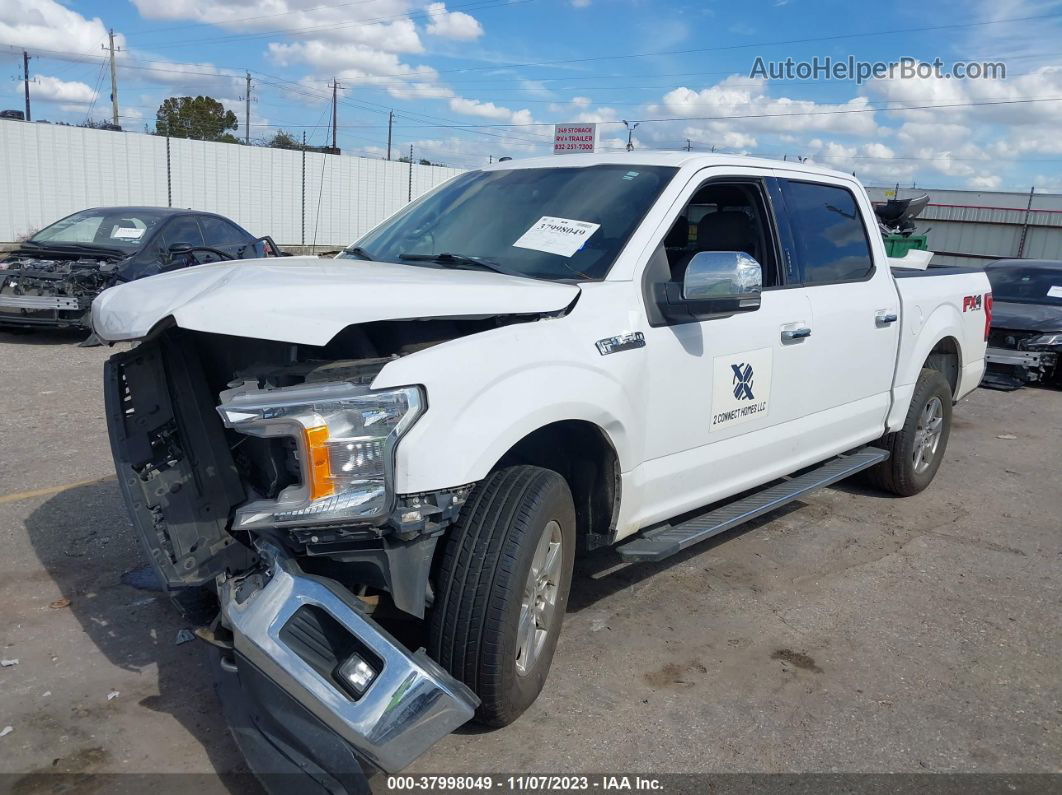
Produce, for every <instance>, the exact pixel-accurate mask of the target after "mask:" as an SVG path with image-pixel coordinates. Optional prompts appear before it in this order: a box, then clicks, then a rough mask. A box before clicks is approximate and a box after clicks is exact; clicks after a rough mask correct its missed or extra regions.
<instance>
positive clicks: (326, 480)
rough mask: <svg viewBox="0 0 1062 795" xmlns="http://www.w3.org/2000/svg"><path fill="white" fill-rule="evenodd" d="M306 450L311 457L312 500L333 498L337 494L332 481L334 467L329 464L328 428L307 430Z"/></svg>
mask: <svg viewBox="0 0 1062 795" xmlns="http://www.w3.org/2000/svg"><path fill="white" fill-rule="evenodd" d="M306 450H307V451H308V452H309V456H310V476H309V478H308V480H309V483H310V499H311V500H318V499H320V498H321V497H331V496H332V495H333V494H335V493H336V486H335V483H334V482H333V481H332V467H331V465H330V464H329V462H328V426H327V425H315V426H314V427H313V428H307V429H306Z"/></svg>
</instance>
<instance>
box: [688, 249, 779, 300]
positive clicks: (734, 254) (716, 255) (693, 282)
mask: <svg viewBox="0 0 1062 795" xmlns="http://www.w3.org/2000/svg"><path fill="white" fill-rule="evenodd" d="M762 287H763V269H762V268H760V263H758V262H757V261H756V259H755V258H754V257H750V256H749V255H748V254H746V253H744V252H743V251H699V252H697V253H696V254H694V255H693V259H691V260H690V262H689V264H688V265H687V266H686V274H685V276H684V277H683V279H682V297H683V298H684V299H686V300H687V301H711V300H713V299H716V298H729V299H742V298H750V297H753V296H755V297H756V298H759V295H760V289H761V288H762Z"/></svg>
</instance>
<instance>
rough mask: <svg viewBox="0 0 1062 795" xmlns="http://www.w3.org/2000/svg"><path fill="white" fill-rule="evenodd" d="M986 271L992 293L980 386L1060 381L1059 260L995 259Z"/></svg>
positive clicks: (1061, 301) (1061, 284)
mask: <svg viewBox="0 0 1062 795" xmlns="http://www.w3.org/2000/svg"><path fill="white" fill-rule="evenodd" d="M985 273H987V274H988V280H989V281H990V282H991V283H992V299H993V300H992V329H991V331H990V333H989V337H988V353H987V355H986V359H987V361H988V372H987V373H986V374H985V381H984V383H985V386H994V387H997V388H1002V389H1016V388H1018V387H1020V386H1022V385H1023V384H1026V383H1040V384H1051V385H1053V386H1058V387H1062V366H1059V364H1060V361H1059V360H1060V359H1062V261H1060V260H1026V259H1009V260H1000V261H999V262H995V263H993V264H992V265H989V266H988V267H987V268H985Z"/></svg>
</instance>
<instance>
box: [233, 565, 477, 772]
mask: <svg viewBox="0 0 1062 795" xmlns="http://www.w3.org/2000/svg"><path fill="white" fill-rule="evenodd" d="M263 556H264V557H266V558H267V560H268V561H269V563H270V570H271V571H270V573H271V575H272V576H271V578H270V579H269V581H268V583H266V584H265V585H264V586H262V587H260V588H258V589H257V590H251V591H250V592H249V593H245V591H247V590H250V587H251V583H250V579H244V580H242V581H233V580H229V581H227V582H226V583H224V584H223V585H222V587H221V592H220V596H221V608H222V613H223V615H224V617H225V620H226V623H227V624H228V626H229V627H230V628H231V629H232V632H233V635H234V637H235V648H236V651H237V652H239V653H240V654H242V655H243V656H244V657H246V658H247V659H248V660H249V661H250V662H252V663H253V664H254V665H255V666H257V667H258V668H259V669H260V670H261V671H262V673H264V674H265V675H266V676H268V677H269V678H271V679H272V680H273V681H274V682H276V684H277V685H279V686H280V687H281V688H283V689H284V690H285V691H286V692H287V693H289V694H290V695H291V696H292V697H293V698H295V699H296V701H298V702H299V703H300V704H302V705H303V706H304V707H306V708H307V709H308V710H309V711H310V712H312V713H313V714H314V715H316V716H317V717H318V718H319V719H320V720H321V721H322V722H324V723H325V724H326V725H327V726H328V727H329V728H331V729H332V730H333V731H334V732H336V733H337V734H338V735H339V736H340V737H341V738H342V739H344V740H345V741H346V742H348V743H349V744H350V745H351V746H352V747H353V748H354V750H355V751H356V752H357V753H358V754H359V755H360V756H361V757H363V758H364V759H365V760H367V761H368V762H371V763H372V764H373V765H375V766H376V767H379V768H380V769H382V770H383V771H385V772H388V773H393V772H397V771H399V770H401V769H402V768H403V767H405V766H406V765H408V764H409V763H410V762H412V761H413V760H414V759H416V758H417V757H418V756H420V755H421V754H423V753H424V752H425V751H426V750H428V748H430V747H431V746H432V745H434V744H435V743H436V742H438V741H439V740H441V739H442V738H443V737H445V736H446V735H447V734H449V733H450V732H452V731H453V730H454V729H456V728H457V727H458V726H460V725H461V724H463V723H465V722H467V721H468V720H469V719H471V717H472V715H473V713H474V712H475V709H476V706H477V705H478V704H479V699H478V698H477V697H476V696H475V694H474V693H472V691H471V690H469V689H468V688H467V687H466V686H465V685H464V684H462V683H461V682H458V681H457V680H456V679H454V678H453V677H452V676H450V674H448V673H447V672H446V671H444V670H443V669H442V668H441V667H440V666H439V665H438V664H437V663H435V662H434V661H433V660H431V659H430V658H429V657H428V656H427V654H425V652H424V651H423V650H420V651H418V652H416V653H414V654H410V653H409V652H408V651H407V650H406V649H405V648H403V647H402V646H401V645H400V644H399V643H398V641H396V640H395V639H394V638H392V637H391V636H390V635H389V634H388V633H387V632H386V631H385V630H384V629H383V628H381V627H380V626H379V625H378V624H377V623H376V622H374V621H372V620H371V619H370V618H368V617H367V616H365V615H364V614H363V613H362V611H361V610H360V609H359V608H358V606H357V599H356V597H354V596H353V595H352V594H350V592H349V591H347V590H346V589H344V588H343V587H342V586H340V585H339V584H338V583H336V582H334V581H332V580H328V579H325V578H323V577H316V576H313V575H308V574H305V573H304V572H303V571H302V569H300V568H299V566H298V564H297V563H296V562H295V561H294V560H292V559H291V558H289V557H287V556H285V555H282V554H280V553H278V552H277V551H276V550H275V549H273V548H269V549H265V550H263ZM307 605H310V606H315V607H316V608H319V609H321V610H323V611H325V612H327V613H328V614H329V615H330V616H331V617H332V618H333V619H335V621H337V622H338V623H339V624H340V625H342V628H343V629H345V630H346V631H348V632H350V633H351V635H352V636H353V637H354V638H356V639H357V641H358V642H360V643H361V644H364V646H365V647H367V648H368V649H369V650H370V651H372V652H373V653H374V654H375V655H376V656H377V657H378V658H379V659H380V660H381V661H382V663H383V665H382V667H381V670H380V671H379V672H378V673H377V676H376V678H375V679H374V680H373V681H372V683H371V684H370V685H369V686H368V688H367V690H366V691H365V693H364V694H363V695H362V696H361V697H360V698H359V699H357V700H354V699H353V698H352V697H351V696H350V695H348V694H347V693H346V692H345V691H344V690H342V689H340V687H339V686H338V685H337V684H336V682H334V681H332V680H331V679H329V678H327V677H326V676H323V675H322V674H321V673H319V672H318V669H317V668H314V667H312V666H311V665H310V664H309V663H308V662H307V660H306V659H304V658H303V656H300V654H299V653H297V652H296V651H295V650H294V649H293V648H292V647H291V645H289V643H288V642H286V641H285V639H284V637H283V636H282V630H283V629H284V627H285V626H286V625H287V624H288V623H289V621H291V620H292V619H293V617H294V616H295V613H296V611H298V610H299V609H300V608H302V607H304V606H307Z"/></svg>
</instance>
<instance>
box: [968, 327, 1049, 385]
mask: <svg viewBox="0 0 1062 795" xmlns="http://www.w3.org/2000/svg"><path fill="white" fill-rule="evenodd" d="M1060 359H1062V331H1060V332H1055V333H1050V332H1049V333H1040V332H1037V331H1014V330H1010V329H996V328H993V329H992V331H991V334H990V335H989V338H988V350H987V351H986V352H985V362H986V364H987V370H986V372H985V377H984V384H985V386H989V387H994V388H996V389H1018V388H1020V387H1022V386H1024V385H1025V384H1040V385H1051V384H1054V385H1056V386H1062V368H1059V360H1060Z"/></svg>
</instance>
